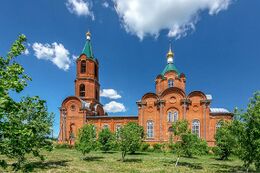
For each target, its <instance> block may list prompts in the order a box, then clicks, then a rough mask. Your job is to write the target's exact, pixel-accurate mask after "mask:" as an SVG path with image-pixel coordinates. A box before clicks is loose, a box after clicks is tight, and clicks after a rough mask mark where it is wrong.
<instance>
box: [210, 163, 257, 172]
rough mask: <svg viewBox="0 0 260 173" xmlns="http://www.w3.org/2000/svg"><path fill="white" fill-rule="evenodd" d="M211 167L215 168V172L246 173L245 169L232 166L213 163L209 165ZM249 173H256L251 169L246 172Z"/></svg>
mask: <svg viewBox="0 0 260 173" xmlns="http://www.w3.org/2000/svg"><path fill="white" fill-rule="evenodd" d="M211 165H212V166H215V167H216V168H217V171H216V172H219V173H220V172H221V173H222V172H246V170H245V168H244V167H243V166H232V165H227V164H222V163H221V164H217V163H213V164H211ZM248 171H249V172H256V171H254V170H252V169H249V170H248Z"/></svg>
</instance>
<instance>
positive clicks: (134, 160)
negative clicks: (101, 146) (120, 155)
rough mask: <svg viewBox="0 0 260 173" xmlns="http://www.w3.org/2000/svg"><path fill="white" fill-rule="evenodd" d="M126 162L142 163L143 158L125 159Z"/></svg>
mask: <svg viewBox="0 0 260 173" xmlns="http://www.w3.org/2000/svg"><path fill="white" fill-rule="evenodd" d="M124 162H129V163H131V162H135V163H141V162H143V161H142V159H125V160H124Z"/></svg>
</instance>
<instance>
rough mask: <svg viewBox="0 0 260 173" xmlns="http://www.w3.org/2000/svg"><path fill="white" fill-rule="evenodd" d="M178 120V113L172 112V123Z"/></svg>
mask: <svg viewBox="0 0 260 173" xmlns="http://www.w3.org/2000/svg"><path fill="white" fill-rule="evenodd" d="M178 119H179V113H178V111H174V112H173V122H177V121H178Z"/></svg>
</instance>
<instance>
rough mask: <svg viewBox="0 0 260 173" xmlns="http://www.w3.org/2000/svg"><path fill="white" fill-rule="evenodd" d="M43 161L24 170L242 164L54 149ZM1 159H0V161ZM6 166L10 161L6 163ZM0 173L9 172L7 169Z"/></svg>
mask: <svg viewBox="0 0 260 173" xmlns="http://www.w3.org/2000/svg"><path fill="white" fill-rule="evenodd" d="M43 153H44V155H45V157H46V160H45V161H44V162H40V161H39V160H37V159H35V158H29V160H28V161H29V162H28V164H27V168H28V170H29V171H30V172H46V173H65V172H72V173H81V172H82V173H83V172H84V173H88V172H89V173H95V172H100V173H118V172H131V173H139V172H142V173H143V172H144V173H146V172H147V173H148V172H149V173H150V172H160V173H168V172H169V173H170V172H171V173H172V172H219V173H222V172H243V168H242V162H241V161H240V160H238V159H237V158H235V157H232V158H230V160H228V161H221V160H217V159H216V158H215V157H214V156H212V155H207V156H199V157H197V158H196V157H195V158H184V157H181V158H180V160H179V165H178V167H175V161H176V156H175V155H173V154H172V153H156V152H142V153H136V154H134V155H127V156H126V161H125V162H122V161H121V160H120V159H121V153H120V152H109V153H102V152H99V151H95V152H91V153H89V154H88V155H87V156H86V157H85V158H83V156H82V155H81V153H79V152H78V151H76V150H75V149H54V150H53V151H52V152H43ZM1 158H3V157H2V156H0V160H1ZM8 162H9V164H11V163H12V160H8ZM0 172H12V169H11V167H10V166H9V167H8V168H7V169H6V170H4V169H1V168H0Z"/></svg>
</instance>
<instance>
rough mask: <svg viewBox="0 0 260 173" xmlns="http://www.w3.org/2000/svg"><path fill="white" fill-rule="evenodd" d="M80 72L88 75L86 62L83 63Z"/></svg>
mask: <svg viewBox="0 0 260 173" xmlns="http://www.w3.org/2000/svg"><path fill="white" fill-rule="evenodd" d="M80 72H81V73H86V61H85V60H83V61H81V65H80Z"/></svg>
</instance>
